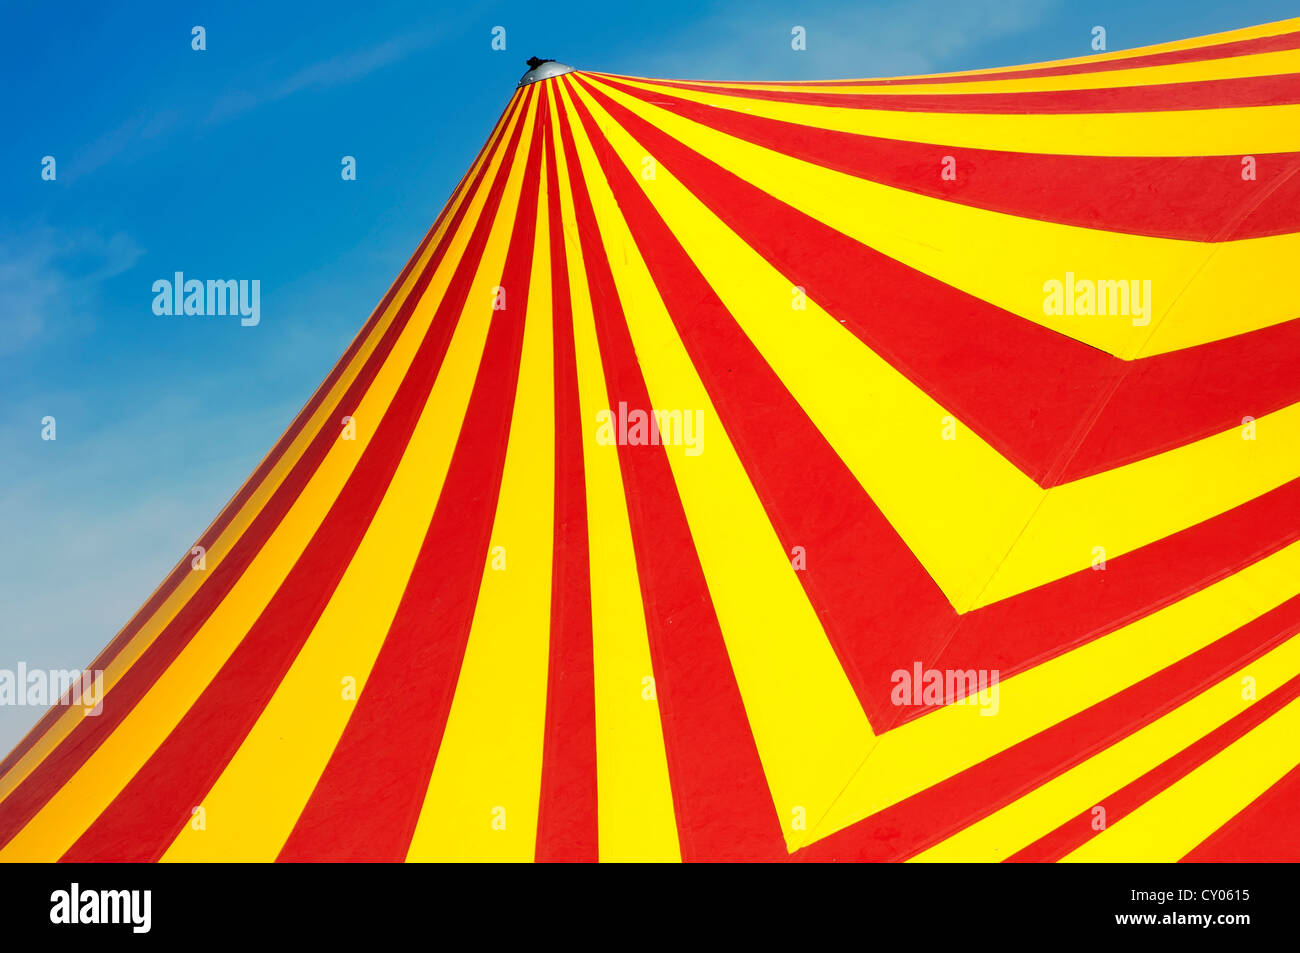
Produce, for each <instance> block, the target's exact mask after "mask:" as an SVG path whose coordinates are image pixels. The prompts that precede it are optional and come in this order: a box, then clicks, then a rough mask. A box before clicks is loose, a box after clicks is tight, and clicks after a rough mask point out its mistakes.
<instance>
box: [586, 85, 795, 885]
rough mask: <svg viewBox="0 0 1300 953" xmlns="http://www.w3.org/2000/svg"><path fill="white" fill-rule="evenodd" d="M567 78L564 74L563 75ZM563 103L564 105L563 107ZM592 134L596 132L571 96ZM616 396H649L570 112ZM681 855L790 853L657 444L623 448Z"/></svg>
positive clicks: (598, 310)
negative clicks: (583, 166)
mask: <svg viewBox="0 0 1300 953" xmlns="http://www.w3.org/2000/svg"><path fill="white" fill-rule="evenodd" d="M562 81H564V80H562ZM564 111H565V107H564V106H563V105H561V106H560V112H561V113H562V114H563V112H564ZM578 112H579V115H580V117H581V120H582V122H583V124H584V125H585V126H586V127H587V132H588V135H589V136H591V137H592V138H596V139H598V138H599V134H598V131H597V130H596V128H595V124H594V123H593V122H592V120H591V117H590V115H588V114H587V112H586V110H585V109H584V108H583V107H582V105H581V103H579V104H578ZM560 128H561V134H562V137H563V140H564V150H565V155H566V157H567V160H568V166H569V174H570V176H571V179H572V187H573V198H574V204H575V206H576V208H577V216H578V235H579V238H580V240H581V242H582V250H583V260H584V263H585V265H586V268H587V272H588V277H589V280H590V285H591V297H592V306H593V309H594V311H595V318H596V334H597V338H598V340H599V343H600V351H601V358H602V362H603V364H604V366H605V375H606V386H607V389H608V395H609V399H610V402H611V406H617V405H618V402H619V401H626V402H627V405H628V406H629V407H632V408H641V409H644V410H646V411H647V412H648V411H649V410H650V409H651V408H652V406H653V405H652V404H651V403H650V398H649V394H648V392H647V390H646V385H645V381H644V380H643V379H642V377H641V372H640V369H639V367H638V364H637V357H636V353H635V350H634V348H633V346H632V340H631V336H630V334H629V332H628V328H627V325H626V323H625V318H624V314H623V309H622V304H621V302H620V299H619V294H618V288H617V286H616V284H615V282H614V278H613V275H612V274H611V272H610V266H609V262H608V261H607V260H606V258H605V251H604V248H603V246H602V244H601V242H600V238H599V235H600V231H599V226H598V224H597V220H596V216H595V213H594V211H593V209H592V205H591V200H590V198H589V197H588V195H587V191H586V187H585V182H584V180H583V174H582V169H581V167H580V165H579V164H578V156H577V152H576V149H575V146H574V142H573V134H572V132H571V130H570V129H569V126H568V124H567V123H564V122H562V123H561V126H560ZM618 455H619V465H620V468H621V470H622V474H623V483H624V490H625V494H626V496H627V500H628V517H629V519H630V521H631V527H632V540H633V548H634V550H635V554H636V561H637V569H638V575H639V577H640V583H641V595H642V602H643V604H644V606H645V612H646V626H647V629H648V630H649V639H650V655H651V659H652V663H653V667H654V676H655V686H656V693H657V696H658V703H659V712H660V719H661V722H662V725H663V730H664V745H665V749H666V752H667V757H668V773H669V779H670V782H671V785H672V789H673V803H674V807H675V810H676V817H677V829H678V836H679V840H680V844H681V853H682V859H683V860H687V861H700V860H771V859H774V858H778V857H784V856H785V843H784V840H783V838H782V835H781V828H780V821H779V820H778V818H777V815H776V810H775V808H774V806H773V804H772V798H771V794H770V792H769V791H768V787H767V782H766V779H765V777H764V775H763V768H762V764H761V762H760V761H759V757H758V750H757V748H756V746H755V744H754V738H753V735H752V734H751V732H750V729H749V721H748V719H747V718H746V715H745V708H744V705H743V703H742V702H741V698H740V691H739V689H738V688H737V686H736V680H735V676H734V674H733V673H732V670H731V663H730V660H729V658H728V656H727V649H726V645H725V643H724V641H723V638H722V632H721V629H720V627H719V624H718V619H717V615H716V614H715V612H714V609H713V603H712V600H711V599H710V597H709V591H708V586H707V584H706V582H705V580H704V572H703V570H702V569H701V567H700V563H699V558H698V556H697V554H696V551H695V544H694V541H693V540H692V538H691V533H690V528H689V527H688V525H687V523H686V514H685V512H684V511H683V509H682V504H681V500H680V499H679V497H678V495H677V489H676V486H675V484H674V482H673V476H672V471H671V470H670V468H669V464H668V459H667V456H666V455H665V453H664V450H663V448H662V447H659V446H638V447H633V446H629V445H623V446H620V447H619V448H618Z"/></svg>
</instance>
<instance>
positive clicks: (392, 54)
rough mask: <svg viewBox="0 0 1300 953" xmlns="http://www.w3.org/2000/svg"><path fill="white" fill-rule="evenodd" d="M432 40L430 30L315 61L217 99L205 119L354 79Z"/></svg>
mask: <svg viewBox="0 0 1300 953" xmlns="http://www.w3.org/2000/svg"><path fill="white" fill-rule="evenodd" d="M433 39H434V37H433V35H432V34H428V33H413V34H409V35H407V36H400V37H396V38H394V39H392V40H388V41H387V42H385V43H380V44H379V45H378V46H372V47H370V48H369V49H365V50H361V51H359V52H356V53H345V54H343V55H340V56H335V57H331V58H330V59H327V60H322V61H321V62H319V63H313V64H312V65H311V66H308V67H305V68H303V69H300V70H298V72H296V73H294V74H293V75H291V76H289V77H288V78H286V79H284V80H282V81H281V82H279V83H277V84H274V85H269V86H266V87H263V88H260V89H255V90H250V89H238V90H233V91H232V92H230V93H227V94H226V95H224V96H222V97H221V98H220V99H218V100H217V102H216V103H215V104H214V105H213V107H212V111H211V112H210V113H209V114H208V117H207V120H206V121H207V122H208V123H219V122H225V121H226V120H229V119H233V118H234V117H236V116H239V115H241V114H242V113H245V112H248V111H249V110H252V109H256V108H258V107H259V106H264V105H266V104H267V103H273V102H276V101H277V100H281V99H285V98H286V97H289V96H292V95H293V94H295V93H299V92H302V91H303V90H308V89H326V88H329V87H331V86H340V85H342V84H344V83H351V82H354V81H355V80H358V79H361V78H362V77H364V76H367V75H369V74H370V73H373V72H374V71H375V70H378V69H382V68H383V67H385V66H389V65H391V64H393V63H396V62H398V61H400V60H403V59H405V58H406V57H407V56H409V55H411V54H412V53H414V52H417V51H418V50H421V49H424V48H425V47H427V46H429V45H430V44H431V43H432V42H433Z"/></svg>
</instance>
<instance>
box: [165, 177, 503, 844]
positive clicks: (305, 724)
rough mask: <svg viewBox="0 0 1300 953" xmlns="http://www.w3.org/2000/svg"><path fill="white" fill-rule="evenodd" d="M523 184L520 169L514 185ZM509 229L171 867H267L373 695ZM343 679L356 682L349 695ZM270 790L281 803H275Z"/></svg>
mask: <svg viewBox="0 0 1300 953" xmlns="http://www.w3.org/2000/svg"><path fill="white" fill-rule="evenodd" d="M521 182H522V172H519V173H518V174H516V175H515V177H514V180H513V182H512V183H511V187H512V188H514V189H518V188H519V187H520V185H521ZM510 201H514V198H513V194H512V198H511V199H510ZM510 231H511V229H510V224H509V222H508V220H505V219H501V218H498V219H497V220H496V223H494V228H493V231H492V232H491V233H490V234H489V238H488V243H487V246H486V251H485V258H484V267H482V268H480V269H479V271H478V273H477V274H476V275H475V277H474V281H473V284H472V286H471V289H470V291H469V297H468V299H467V302H466V305H465V307H464V308H463V310H462V311H461V315H460V320H459V321H458V322H457V325H456V331H455V333H454V335H453V337H452V340H451V342H450V344H449V346H448V350H447V355H446V357H445V359H444V360H443V364H442V368H441V370H440V371H439V373H438V377H437V379H436V380H435V382H434V386H433V390H432V391H431V393H430V395H429V398H428V400H427V401H426V403H425V407H424V410H423V411H422V413H421V415H420V418H419V421H418V422H417V424H416V427H415V430H414V432H413V433H412V435H411V440H410V442H409V444H408V446H407V448H406V450H405V452H404V453H403V455H402V461H401V463H400V464H399V466H398V469H397V472H396V473H395V474H394V476H393V481H392V483H391V484H390V485H389V487H388V490H387V491H386V493H385V494H384V499H383V501H382V502H381V503H380V505H379V507H378V509H377V510H376V512H375V516H374V519H373V520H372V521H371V524H370V527H369V528H368V529H367V530H366V535H365V537H364V538H363V539H362V541H361V545H360V546H359V547H358V549H357V552H356V555H355V556H354V557H353V559H352V562H351V563H350V565H349V566H348V568H347V571H346V572H345V573H344V575H343V578H342V580H340V582H339V585H338V588H337V589H336V590H335V591H334V594H333V595H332V596H331V597H330V601H329V603H328V605H326V607H325V611H324V612H323V613H322V615H321V618H320V620H319V621H318V622H317V624H316V626H315V628H314V629H313V631H312V634H311V637H310V638H309V639H308V640H307V642H306V644H305V645H304V646H303V648H302V651H301V652H300V653H299V654H298V657H297V658H296V659H295V660H294V663H293V665H292V666H291V667H290V669H289V672H288V673H287V674H286V676H285V678H284V680H283V681H282V682H281V683H280V686H279V688H278V689H276V692H275V694H274V695H273V696H272V698H271V701H270V702H269V703H268V705H267V707H266V710H265V711H264V712H263V713H262V715H261V716H260V717H259V718H258V720H257V723H256V724H255V725H254V726H253V729H252V730H251V731H250V732H249V734H248V737H247V738H245V739H244V742H243V743H242V744H241V745H240V748H239V750H238V751H237V752H236V754H235V756H234V757H233V758H232V759H231V761H230V764H229V765H227V767H226V769H225V771H224V772H222V775H221V777H220V778H219V779H218V780H217V782H216V784H215V785H214V786H213V788H212V790H211V791H209V792H208V793H207V795H206V796H205V797H204V798H203V803H202V806H203V808H204V811H205V815H206V824H205V826H204V827H203V829H201V830H198V829H195V828H193V827H190V826H187V827H186V828H184V829H183V830H182V831H181V833H180V834H179V835H178V837H177V838H176V840H175V841H174V842H173V844H172V845H171V847H170V848H169V849H168V851H167V852H166V853H165V854H164V855H163V860H165V861H198V860H209V861H210V860H231V861H235V860H243V861H269V860H274V859H275V857H276V855H277V854H278V853H279V851H280V849H281V847H283V846H284V842H285V841H286V840H287V839H288V836H289V833H290V831H292V829H293V825H294V823H295V822H296V821H297V819H298V815H299V814H300V813H301V811H302V808H303V807H304V805H306V803H307V799H308V798H309V797H310V796H311V792H312V790H313V788H314V787H315V784H316V782H317V780H318V779H319V778H320V776H321V773H322V772H323V771H324V769H325V765H326V763H327V762H328V760H329V758H330V755H331V754H332V753H333V751H334V748H335V746H336V745H337V744H338V741H339V739H340V737H342V734H343V730H344V727H345V726H346V724H347V720H348V718H349V717H350V716H351V714H352V710H353V708H354V706H355V704H356V702H355V699H356V698H358V697H359V696H360V693H361V691H362V690H363V689H364V687H365V684H366V680H367V678H368V677H369V674H370V670H371V667H372V666H373V665H374V662H375V659H376V657H377V656H378V654H379V650H380V647H381V646H382V644H383V641H384V638H385V636H386V635H387V634H388V629H389V626H390V625H391V623H392V620H393V616H394V615H395V613H396V612H397V607H398V604H399V602H400V600H401V597H402V593H403V592H404V591H405V589H406V584H407V580H408V578H409V576H410V573H411V569H412V567H413V566H414V565H415V561H416V557H417V555H418V553H419V551H420V545H421V543H422V542H423V541H424V536H425V533H426V531H427V529H428V525H429V521H430V519H431V518H432V517H433V511H434V507H435V505H436V503H437V501H438V497H439V494H440V493H441V491H442V485H443V481H444V480H445V478H446V475H447V468H448V466H449V464H450V463H451V456H452V452H453V450H454V449H455V446H456V440H457V437H458V435H459V433H460V425H461V421H462V420H463V419H464V416H465V409H466V407H467V406H468V404H469V397H470V393H471V391H472V390H473V386H474V377H475V372H476V370H477V368H478V363H479V357H480V355H481V354H482V351H483V343H484V340H485V339H486V337H487V329H488V323H489V321H490V320H491V317H492V311H491V309H490V307H489V306H488V302H490V301H491V300H492V289H493V287H494V286H495V285H496V283H497V281H498V280H499V279H498V278H497V277H495V276H497V275H499V273H500V267H501V263H502V262H504V260H505V253H506V248H507V246H508V243H509V240H510ZM346 679H352V680H353V681H352V685H351V691H350V693H349V694H347V695H345V692H344V681H345V680H346ZM267 791H274V792H275V797H273V798H267V797H266V792H267Z"/></svg>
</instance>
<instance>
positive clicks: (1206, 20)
mask: <svg viewBox="0 0 1300 953" xmlns="http://www.w3.org/2000/svg"><path fill="white" fill-rule="evenodd" d="M1294 14H1295V7H1294V3H1290V4H1288V3H1285V2H1278V0H1240V2H1237V3H1234V4H1230V5H1228V4H1223V3H1221V2H1214V0H1160V2H1151V3H1135V2H1124V3H1115V2H1100V3H1086V4H1084V3H1078V2H1068V3H1067V2H1065V0H945V2H940V0H911V2H908V0H890V2H881V3H876V2H869V3H865V2H847V3H846V2H835V3H791V4H782V3H767V2H757V3H753V2H732V3H713V4H708V3H705V4H700V3H690V2H675V0H660V2H656V3H653V4H626V3H609V2H604V3H600V4H590V5H584V4H576V5H575V4H551V3H545V2H540V3H539V2H530V3H495V4H471V3H460V4H454V5H445V6H444V5H440V4H436V3H429V2H414V0H408V2H389V0H368V2H366V3H360V4H358V3H350V2H339V0H317V2H316V3H313V4H310V5H302V4H271V3H267V2H247V3H235V2H228V3H185V2H177V0H170V2H157V3H151V2H143V0H140V2H133V3H130V4H115V5H110V4H103V3H100V2H97V0H96V2H83V3H75V2H74V3H60V4H50V3H48V2H21V0H20V2H14V0H9V2H6V4H5V6H4V9H3V10H2V11H0V76H2V77H3V90H4V93H3V103H4V113H5V115H4V119H5V121H4V129H5V135H4V137H3V138H2V139H0V410H2V411H3V412H2V413H0V606H3V609H4V611H3V613H2V614H0V619H2V620H3V621H2V622H0V668H10V669H12V668H14V667H16V665H17V664H18V662H19V661H23V662H25V663H26V664H27V665H28V666H29V667H40V668H49V667H55V668H69V667H79V666H81V665H84V664H86V663H88V662H89V661H90V659H91V658H92V657H93V656H94V655H95V653H96V652H97V651H98V650H99V649H100V648H101V647H102V646H103V645H104V644H105V643H107V642H108V640H109V639H110V638H111V637H112V636H113V635H114V633H115V632H116V631H117V630H118V628H120V627H121V625H122V624H123V623H125V622H126V621H127V619H128V618H129V617H130V615H131V613H132V612H133V611H134V610H135V609H136V608H137V607H138V606H139V605H140V603H142V602H143V601H144V600H145V599H146V598H147V597H148V596H149V594H150V593H151V592H152V591H153V589H154V587H155V586H156V585H157V584H158V583H159V582H160V581H161V580H162V579H163V577H164V576H165V575H166V573H167V572H168V571H169V570H170V568H171V567H172V565H174V563H175V562H176V560H177V559H178V558H179V557H180V556H181V555H182V554H183V553H185V552H186V551H187V550H188V548H189V546H190V545H191V544H192V542H193V540H194V539H195V538H197V537H198V535H199V534H200V533H201V532H202V530H203V529H204V527H206V526H207V524H208V523H209V522H210V521H211V520H212V518H213V517H215V516H216V514H217V513H218V511H219V510H220V509H221V507H222V506H223V505H224V504H225V502H226V500H227V499H228V498H229V497H230V496H231V495H232V494H233V493H234V492H235V490H236V489H238V487H239V485H240V484H241V482H242V481H243V479H244V478H245V477H246V476H247V475H248V474H249V473H250V472H251V471H252V470H253V468H254V467H255V466H256V465H257V463H258V462H259V461H260V460H261V458H262V456H263V455H264V454H265V453H266V451H267V450H268V449H270V447H271V445H272V444H273V443H274V441H275V439H276V438H277V437H278V436H279V434H280V433H281V431H283V429H284V428H285V427H286V426H287V425H288V423H289V422H290V420H291V419H292V417H293V415H294V414H295V413H296V411H297V410H298V408H299V407H300V406H301V405H302V404H303V402H304V401H305V400H306V399H307V398H308V397H309V396H310V394H311V392H312V391H313V390H314V389H315V387H316V385H317V384H318V383H319V381H320V380H321V378H322V377H324V375H325V374H326V373H327V372H328V370H329V368H330V367H331V366H332V364H333V363H334V361H335V360H336V358H337V357H338V355H339V354H340V353H341V352H342V350H343V349H344V348H345V347H346V346H347V343H348V342H349V341H350V340H351V338H352V336H353V335H354V334H355V332H356V330H357V329H358V327H359V326H360V324H361V323H362V322H363V321H364V320H365V318H366V317H367V316H368V315H369V313H370V311H371V309H372V308H373V307H374V305H375V303H376V302H377V301H378V300H379V298H380V297H381V296H382V295H383V293H384V291H385V290H386V289H387V287H388V285H389V283H390V282H391V280H392V279H393V277H394V276H395V275H396V273H397V272H398V271H399V270H400V268H401V266H402V265H403V264H404V263H405V261H406V258H407V256H408V255H409V254H410V253H411V251H412V250H413V249H414V247H415V245H416V244H417V243H418V241H419V239H420V238H421V236H422V235H423V234H424V231H425V230H426V229H427V228H428V226H429V224H430V223H431V222H432V221H433V219H434V218H435V217H436V215H437V213H438V211H439V209H440V208H441V207H442V204H443V203H444V202H445V201H446V199H447V197H448V195H449V194H450V192H451V189H452V188H453V187H454V186H455V184H456V182H457V181H458V180H459V178H460V176H461V174H462V173H463V172H464V170H465V168H466V166H467V165H468V164H469V162H470V161H471V160H472V159H473V156H474V155H475V153H476V152H477V151H478V149H479V147H480V145H481V144H482V142H483V140H484V138H485V137H486V136H487V134H488V132H489V131H490V129H491V127H492V125H493V124H494V123H495V121H496V119H497V117H498V115H499V114H500V112H501V110H502V108H503V107H504V105H505V103H506V101H507V100H508V99H509V97H510V94H511V92H512V91H513V87H514V84H515V82H516V81H517V79H518V77H519V76H520V74H522V73H523V72H524V70H525V66H524V64H523V61H524V60H525V59H527V58H528V57H529V56H531V55H534V54H536V55H540V56H546V57H555V58H557V59H560V60H562V61H564V62H567V63H570V64H571V65H574V66H577V67H580V68H581V67H587V68H592V69H600V70H607V71H611V72H616V73H629V74H634V75H644V76H675V77H683V78H687V77H691V78H694V77H699V78H719V79H764V78H766V79H798V78H834V77H847V76H880V75H891V74H894V73H916V72H926V71H948V70H961V69H974V68H979V67H988V66H999V65H1010V64H1015V63H1023V62H1034V61H1039V60H1047V59H1055V58H1060V57H1068V56H1081V55H1086V54H1088V53H1090V52H1091V50H1090V49H1089V41H1090V39H1091V36H1090V31H1091V28H1092V27H1093V26H1094V25H1098V24H1100V25H1102V26H1104V27H1106V30H1107V35H1108V41H1109V48H1110V49H1112V50H1115V49H1125V48H1130V47H1135V46H1142V45H1146V44H1150V43H1157V42H1162V41H1166V40H1173V39H1180V38H1183V37H1187V36H1196V35H1201V34H1205V33H1211V32H1218V31H1222V30H1228V29H1233V28H1237V27H1242V26H1248V25H1251V24H1255V23H1263V22H1267V21H1271V20H1278V19H1282V18H1284V17H1287V16H1289V15H1294ZM796 24H798V25H802V26H804V27H805V28H806V30H807V37H808V48H807V50H806V51H804V52H799V53H796V52H793V51H792V50H791V49H790V43H789V39H790V28H791V27H792V26H793V25H796ZM195 25H202V26H203V27H204V28H205V29H206V31H207V49H206V50H205V51H203V52H195V51H194V50H192V49H191V45H190V41H191V28H192V27H193V26H195ZM498 25H500V26H504V27H505V28H506V46H507V48H506V50H505V52H495V51H493V50H492V49H491V45H490V43H491V30H492V28H493V27H494V26H498ZM47 155H50V156H54V158H55V161H56V163H57V166H56V169H57V178H56V179H55V180H54V181H43V180H42V178H41V175H40V171H41V160H42V157H43V156H47ZM344 155H352V156H355V157H356V160H357V179H356V181H354V182H345V181H343V180H342V179H341V178H340V175H339V170H340V159H341V157H342V156H344ZM175 271H183V272H185V273H186V274H187V275H189V276H191V277H199V278H227V277H229V278H247V279H254V278H256V279H258V280H259V281H260V282H261V323H260V324H259V325H258V326H257V327H253V328H245V327H241V326H240V324H239V321H238V319H237V318H199V317H188V318H186V317H176V316H170V317H168V316H157V315H155V314H154V313H153V311H152V308H151V304H152V301H153V293H152V291H151V286H152V284H153V282H154V280H156V279H159V278H170V277H171V275H172V273H173V272H175ZM46 415H52V416H54V417H55V418H56V420H57V428H58V430H57V440H55V441H52V442H50V441H43V440H41V438H40V433H41V419H42V418H43V417H45V416H46ZM38 716H39V712H38V711H36V710H34V709H30V708H27V709H22V708H3V707H0V754H2V753H3V751H7V750H8V748H9V747H11V746H12V744H13V743H15V742H16V741H17V740H18V738H19V737H21V735H22V734H23V733H24V732H25V731H26V730H27V728H28V727H30V725H31V724H33V723H34V722H35V720H36V718H37V717H38Z"/></svg>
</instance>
